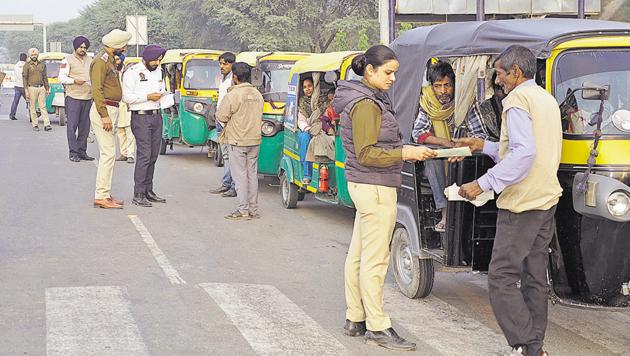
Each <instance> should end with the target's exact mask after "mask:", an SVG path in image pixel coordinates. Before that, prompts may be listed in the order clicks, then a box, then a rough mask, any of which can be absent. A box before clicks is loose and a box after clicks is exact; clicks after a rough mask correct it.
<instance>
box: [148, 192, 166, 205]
mask: <svg viewBox="0 0 630 356" xmlns="http://www.w3.org/2000/svg"><path fill="white" fill-rule="evenodd" d="M147 200H148V201H150V202H153V203H166V199H164V198H160V197H158V196H157V194H155V193H154V192H153V191H152V190H149V191H148V192H147Z"/></svg>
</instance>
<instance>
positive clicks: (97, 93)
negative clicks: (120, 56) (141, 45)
mask: <svg viewBox="0 0 630 356" xmlns="http://www.w3.org/2000/svg"><path fill="white" fill-rule="evenodd" d="M90 81H91V82H92V98H93V99H94V105H95V106H96V110H97V111H98V114H99V115H101V117H108V116H109V114H107V108H106V107H105V100H106V99H107V100H112V101H116V102H118V101H120V99H122V87H121V86H120V78H119V77H118V71H117V70H116V67H115V66H114V56H110V55H109V54H107V52H105V51H100V52H98V54H97V55H96V56H95V57H94V60H92V65H91V66H90Z"/></svg>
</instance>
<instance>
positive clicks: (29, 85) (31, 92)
mask: <svg viewBox="0 0 630 356" xmlns="http://www.w3.org/2000/svg"><path fill="white" fill-rule="evenodd" d="M28 55H29V57H30V59H31V60H30V61H28V63H26V64H25V65H24V69H23V71H22V80H23V81H24V86H25V88H26V91H25V95H26V100H28V101H29V105H30V113H31V122H32V124H33V131H39V125H38V119H37V112H36V110H35V107H36V105H39V111H41V113H42V118H43V119H44V130H45V131H52V126H50V119H49V118H48V111H46V96H47V95H48V94H49V93H50V86H48V74H47V73H46V65H45V64H44V63H43V62H40V61H39V60H38V57H39V50H37V48H31V49H29V50H28Z"/></svg>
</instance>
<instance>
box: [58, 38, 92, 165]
mask: <svg viewBox="0 0 630 356" xmlns="http://www.w3.org/2000/svg"><path fill="white" fill-rule="evenodd" d="M72 47H73V48H74V53H72V54H69V55H67V56H66V58H64V60H63V61H62V62H61V66H60V69H59V82H60V83H61V84H63V85H64V86H65V90H66V112H67V113H68V123H67V126H66V131H67V136H68V150H69V156H70V157H69V158H70V161H72V162H79V161H81V160H85V161H93V160H94V157H90V156H88V155H87V138H88V135H89V134H90V107H91V106H92V87H91V85H90V65H91V64H92V58H90V56H88V55H87V50H88V48H90V41H89V40H88V39H87V38H85V37H83V36H78V37H76V38H75V39H74V40H73V41H72Z"/></svg>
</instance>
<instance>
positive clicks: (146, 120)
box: [131, 113, 162, 194]
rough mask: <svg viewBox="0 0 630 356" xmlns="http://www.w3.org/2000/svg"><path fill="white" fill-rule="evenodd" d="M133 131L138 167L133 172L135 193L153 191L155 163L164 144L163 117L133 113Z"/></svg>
mask: <svg viewBox="0 0 630 356" xmlns="http://www.w3.org/2000/svg"><path fill="white" fill-rule="evenodd" d="M131 131H132V132H133V135H134V136H135V137H136V167H135V170H134V172H133V181H134V186H133V193H134V194H146V193H147V192H149V191H153V173H154V172H155V162H156V161H157V159H158V157H159V155H160V145H161V144H162V115H160V114H159V113H158V114H155V115H138V114H135V113H131Z"/></svg>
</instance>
